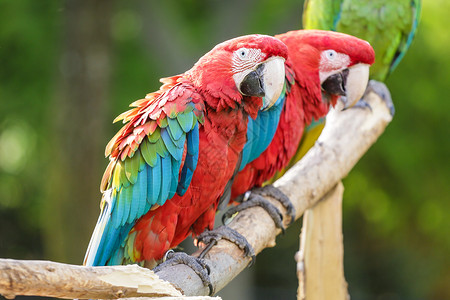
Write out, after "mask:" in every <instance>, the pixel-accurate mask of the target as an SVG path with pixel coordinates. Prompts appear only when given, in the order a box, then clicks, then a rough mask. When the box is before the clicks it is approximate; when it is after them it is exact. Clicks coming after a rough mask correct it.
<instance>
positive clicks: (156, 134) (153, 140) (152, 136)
mask: <svg viewBox="0 0 450 300" xmlns="http://www.w3.org/2000/svg"><path fill="white" fill-rule="evenodd" d="M160 138H161V128H159V127H156V129H155V131H154V132H153V133H152V134H150V135H149V136H148V140H149V141H150V143H156V141H157V140H159V139H160Z"/></svg>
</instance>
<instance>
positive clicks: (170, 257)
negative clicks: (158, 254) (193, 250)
mask: <svg viewBox="0 0 450 300" xmlns="http://www.w3.org/2000/svg"><path fill="white" fill-rule="evenodd" d="M164 260H165V261H164V262H163V263H161V264H159V265H158V266H156V267H155V268H153V272H155V273H158V272H159V271H161V270H162V269H163V268H166V267H170V266H175V265H179V264H185V265H187V266H188V267H190V268H191V269H192V270H193V271H194V272H195V273H196V274H197V275H198V276H199V277H200V279H201V280H202V282H203V285H204V286H208V288H209V294H210V295H213V294H214V287H213V285H212V283H211V278H210V277H209V274H210V273H211V269H210V268H209V266H208V264H207V263H206V262H205V260H204V259H201V258H197V257H193V256H190V255H187V254H186V253H184V252H174V251H172V250H169V251H168V252H167V253H166V255H165V256H164Z"/></svg>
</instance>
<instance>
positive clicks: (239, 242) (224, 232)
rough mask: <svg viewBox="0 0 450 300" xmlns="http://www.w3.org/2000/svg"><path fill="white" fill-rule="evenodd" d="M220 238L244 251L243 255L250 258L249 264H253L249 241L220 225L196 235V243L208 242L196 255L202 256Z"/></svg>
mask: <svg viewBox="0 0 450 300" xmlns="http://www.w3.org/2000/svg"><path fill="white" fill-rule="evenodd" d="M222 239H224V240H228V241H230V242H232V243H233V244H235V245H236V246H238V247H239V248H240V249H242V250H243V251H244V256H245V257H250V258H251V262H250V264H249V266H251V265H253V264H254V262H255V260H256V255H255V251H254V250H253V247H252V245H250V243H249V242H248V241H247V239H246V238H245V237H244V236H243V235H242V234H240V233H239V232H237V231H236V230H234V229H232V228H230V227H228V226H220V227H219V228H216V229H214V230H210V231H205V232H203V233H201V234H200V235H199V236H198V237H197V241H198V243H200V242H201V243H204V244H208V246H206V247H205V249H203V251H202V253H200V255H199V256H198V257H199V258H204V257H205V255H206V254H207V253H208V252H209V250H211V248H212V247H213V246H214V245H216V244H217V242H218V241H220V240H222Z"/></svg>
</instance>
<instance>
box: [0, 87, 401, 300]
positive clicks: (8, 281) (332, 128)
mask: <svg viewBox="0 0 450 300" xmlns="http://www.w3.org/2000/svg"><path fill="white" fill-rule="evenodd" d="M366 100H367V101H368V102H369V104H370V105H371V107H372V111H370V110H368V109H349V110H346V111H344V112H335V113H331V114H329V117H328V119H327V126H326V127H325V129H324V131H323V133H322V135H321V137H320V138H319V142H317V143H316V145H315V146H314V147H313V148H312V149H311V150H310V151H309V152H308V153H307V154H306V155H305V157H304V158H303V159H302V160H301V161H300V162H298V163H297V164H296V165H295V166H294V167H293V168H291V169H290V170H289V171H288V172H287V173H286V174H285V175H284V176H283V177H282V178H281V179H279V180H278V181H276V182H275V184H274V185H275V186H276V187H278V188H279V189H280V190H281V191H283V192H284V193H285V194H286V195H287V196H288V197H289V198H290V199H291V201H292V203H293V205H294V206H295V209H296V218H299V217H300V216H301V215H302V214H303V212H304V211H305V209H307V208H308V207H311V206H312V205H314V204H315V203H316V202H317V201H318V200H319V199H320V198H322V196H323V195H325V194H326V193H327V192H328V191H329V190H330V189H332V188H333V187H334V186H335V185H336V184H337V183H338V182H339V181H340V180H341V179H342V178H343V177H345V176H346V175H347V173H348V172H349V171H350V170H351V169H352V168H353V166H354V165H355V164H356V162H357V161H358V160H359V159H360V157H361V156H362V155H363V154H364V153H365V152H366V151H367V149H368V148H369V147H370V146H371V145H372V144H373V143H374V142H375V141H376V139H377V138H378V137H379V136H380V135H381V133H382V132H383V131H384V129H385V127H386V126H387V124H388V123H389V122H390V121H391V119H392V117H391V116H390V114H389V110H388V109H387V107H386V105H385V104H384V102H382V100H381V99H380V98H379V97H378V96H376V95H375V94H369V97H368V98H367V99H366ZM274 204H275V205H277V206H279V204H278V203H277V202H274ZM280 209H281V211H282V212H283V213H284V209H282V208H281V207H280ZM285 219H287V217H286V218H285ZM229 226H230V227H232V228H233V229H235V230H237V231H239V232H240V233H241V234H242V235H243V236H244V237H246V238H247V240H248V241H249V243H250V244H251V245H252V246H253V248H254V250H255V252H256V253H259V252H261V251H262V250H263V249H264V248H266V247H273V246H275V238H276V235H277V234H279V233H280V230H279V229H277V228H275V226H274V223H273V221H272V219H271V218H270V217H269V216H268V215H267V213H266V212H265V211H264V210H263V209H262V208H259V207H257V208H250V209H248V210H246V211H243V212H241V213H239V214H238V215H237V216H236V217H235V219H234V220H233V221H232V222H231V223H230V224H229ZM206 260H207V263H208V264H209V266H210V268H211V275H210V276H211V280H212V283H213V285H214V287H215V290H216V291H218V290H220V289H222V288H223V287H224V286H225V285H226V284H227V283H228V282H230V281H231V280H232V279H233V278H234V277H235V276H237V274H239V272H241V271H242V270H243V269H244V268H245V267H246V266H247V265H248V263H249V261H250V259H249V258H244V257H242V251H241V250H240V249H238V248H237V247H236V246H235V245H234V244H232V243H229V242H227V241H220V242H219V243H218V244H217V245H216V246H214V247H213V248H212V249H211V251H210V252H209V254H208V255H207V256H206ZM157 275H159V277H160V278H162V279H165V280H167V281H169V282H171V283H172V284H173V285H175V286H176V287H177V289H178V290H181V291H182V292H183V294H184V295H188V296H195V295H207V294H208V293H209V290H208V288H206V287H204V286H203V284H202V282H201V280H200V279H199V277H198V276H197V275H196V274H195V273H194V272H193V271H192V270H191V269H190V268H189V267H187V266H185V265H176V266H173V267H168V268H165V269H163V270H162V271H161V272H159V273H158V274H157ZM155 280H157V279H156V278H155V276H154V273H153V272H151V271H150V270H145V269H142V268H139V267H137V266H115V267H82V266H71V265H65V264H59V263H53V262H42V261H14V260H8V259H2V260H0V293H1V294H3V295H5V296H7V297H9V298H12V297H14V296H15V295H39V296H50V297H61V298H103V299H114V298H119V297H141V296H145V297H151V296H174V297H180V294H179V293H178V291H176V290H175V289H174V288H173V287H171V286H170V285H168V284H167V283H163V282H161V281H155ZM155 282H157V283H155Z"/></svg>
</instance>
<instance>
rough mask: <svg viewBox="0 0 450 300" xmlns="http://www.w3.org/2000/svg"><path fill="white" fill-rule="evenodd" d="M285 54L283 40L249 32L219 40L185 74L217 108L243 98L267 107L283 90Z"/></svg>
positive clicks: (233, 105)
mask: <svg viewBox="0 0 450 300" xmlns="http://www.w3.org/2000/svg"><path fill="white" fill-rule="evenodd" d="M286 58H287V47H286V46H285V45H284V44H283V43H282V42H281V41H280V40H278V39H275V38H274V37H271V36H267V35H257V34H255V35H247V36H242V37H238V38H234V39H231V40H228V41H225V42H223V43H221V44H218V45H217V46H215V47H214V48H213V49H212V50H211V51H209V52H208V53H206V54H205V55H204V56H203V57H201V58H200V59H199V61H198V62H197V63H196V64H195V65H194V67H193V68H192V69H191V70H189V71H188V72H187V74H186V75H187V76H188V78H189V79H190V80H191V81H192V82H193V84H194V85H195V86H196V88H198V89H199V90H201V91H203V92H204V94H205V100H206V102H207V103H208V104H209V105H210V106H212V107H214V108H216V109H217V110H220V109H223V108H226V107H231V108H234V107H236V106H237V105H239V104H241V103H242V102H256V103H257V108H258V109H259V108H261V109H267V108H269V107H271V106H272V105H273V104H274V103H275V102H276V101H277V99H278V97H279V96H280V94H281V92H282V90H283V86H284V78H285V69H284V63H285V60H286ZM245 96H247V97H245ZM261 100H262V101H261ZM244 104H245V103H244ZM251 105H253V106H254V103H253V104H251Z"/></svg>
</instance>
